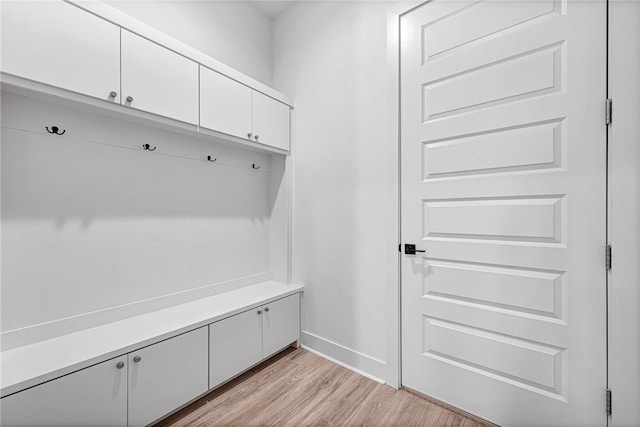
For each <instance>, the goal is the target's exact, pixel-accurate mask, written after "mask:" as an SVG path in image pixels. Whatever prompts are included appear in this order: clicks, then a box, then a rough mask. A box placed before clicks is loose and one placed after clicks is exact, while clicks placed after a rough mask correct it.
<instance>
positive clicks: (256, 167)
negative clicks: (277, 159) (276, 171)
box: [251, 163, 260, 169]
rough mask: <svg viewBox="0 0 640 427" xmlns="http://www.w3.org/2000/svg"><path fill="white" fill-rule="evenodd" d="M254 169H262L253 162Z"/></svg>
mask: <svg viewBox="0 0 640 427" xmlns="http://www.w3.org/2000/svg"><path fill="white" fill-rule="evenodd" d="M251 168H252V169H260V166H257V165H256V164H255V163H252V164H251Z"/></svg>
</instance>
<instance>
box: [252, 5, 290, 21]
mask: <svg viewBox="0 0 640 427" xmlns="http://www.w3.org/2000/svg"><path fill="white" fill-rule="evenodd" d="M294 1H295V0H280V1H267V0H265V1H260V0H256V1H250V2H249V3H251V4H252V5H253V6H255V7H256V8H257V9H259V10H260V11H261V12H262V13H264V14H265V15H267V16H268V17H269V18H271V19H274V18H277V17H278V16H279V15H280V14H281V13H282V12H284V11H285V10H287V9H288V8H289V7H290V6H291V5H292V4H293V2H294Z"/></svg>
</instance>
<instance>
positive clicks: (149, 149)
mask: <svg viewBox="0 0 640 427" xmlns="http://www.w3.org/2000/svg"><path fill="white" fill-rule="evenodd" d="M142 148H144V149H145V150H147V151H156V148H158V147H153V148H151V146H150V145H149V144H142Z"/></svg>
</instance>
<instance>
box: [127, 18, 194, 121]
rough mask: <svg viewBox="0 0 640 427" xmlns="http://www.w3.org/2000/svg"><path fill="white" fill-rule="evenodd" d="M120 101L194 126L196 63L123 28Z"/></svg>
mask: <svg viewBox="0 0 640 427" xmlns="http://www.w3.org/2000/svg"><path fill="white" fill-rule="evenodd" d="M129 96H130V97H131V98H132V99H133V100H132V101H131V102H128V101H127V97H129ZM122 103H123V105H127V106H129V107H133V108H137V109H139V110H143V111H147V112H150V113H154V114H158V115H161V116H165V117H169V118H171V119H175V120H180V121H183V122H187V123H192V124H194V125H197V124H198V64H197V63H195V62H193V61H191V60H190V59H187V58H185V57H183V56H181V55H178V54H177V53H175V52H172V51H170V50H169V49H166V48H164V47H162V46H160V45H158V44H155V43H153V42H151V41H149V40H147V39H144V38H142V37H140V36H137V35H136V34H133V33H131V32H129V31H127V30H124V29H123V30H122Z"/></svg>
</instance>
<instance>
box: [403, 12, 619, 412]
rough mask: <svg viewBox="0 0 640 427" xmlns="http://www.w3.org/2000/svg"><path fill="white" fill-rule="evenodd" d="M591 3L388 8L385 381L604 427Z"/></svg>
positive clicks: (599, 81) (601, 171) (457, 402)
mask: <svg viewBox="0 0 640 427" xmlns="http://www.w3.org/2000/svg"><path fill="white" fill-rule="evenodd" d="M605 12H606V9H605V2H604V1H589V2H587V1H585V2H581V1H568V2H563V1H551V0H541V1H532V2H526V1H482V0H481V1H475V2H470V1H469V2H455V1H447V0H434V1H431V2H429V3H425V4H424V5H422V6H421V7H419V8H417V9H415V10H413V11H412V12H410V13H408V14H406V15H404V16H403V17H402V20H401V25H402V36H401V37H402V40H401V112H402V116H401V133H402V137H401V159H402V160H401V161H402V178H401V179H402V189H401V195H402V240H403V242H406V243H416V244H417V246H418V249H423V250H425V251H426V253H424V254H418V255H403V256H402V313H403V314H402V342H403V356H402V357H403V361H402V366H403V370H402V383H403V385H404V386H407V387H409V388H413V389H416V390H418V391H420V392H422V393H425V394H427V395H430V396H433V397H435V398H436V399H439V400H442V401H444V402H447V403H449V404H452V405H454V406H456V407H459V408H461V409H464V410H466V411H469V412H471V413H474V414H476V415H479V416H481V417H484V418H486V419H489V420H491V421H493V422H496V423H498V424H501V425H527V424H535V425H604V424H606V414H605V407H604V390H605V388H606V370H605V367H606V365H605V363H606V362H605V360H606V359H605V357H606V331H605V325H606V323H605V312H606V311H605V310H606V305H605V304H606V303H605V301H606V298H605V297H606V295H605V290H606V281H605V268H604V263H603V259H604V258H603V256H604V255H603V254H604V252H603V251H604V246H605V243H606V235H605V217H606V216H605V214H606V211H605V209H606V199H605V190H606V169H605V167H606V163H605V162H606V152H605V150H606V136H605V126H604V119H603V112H604V111H603V105H604V99H605V98H606V93H605V70H606V62H605V61H606V56H605V55H606V47H605V41H606V32H605V31H606V30H605V16H606V13H605Z"/></svg>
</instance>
